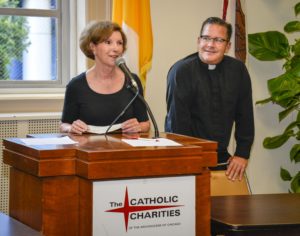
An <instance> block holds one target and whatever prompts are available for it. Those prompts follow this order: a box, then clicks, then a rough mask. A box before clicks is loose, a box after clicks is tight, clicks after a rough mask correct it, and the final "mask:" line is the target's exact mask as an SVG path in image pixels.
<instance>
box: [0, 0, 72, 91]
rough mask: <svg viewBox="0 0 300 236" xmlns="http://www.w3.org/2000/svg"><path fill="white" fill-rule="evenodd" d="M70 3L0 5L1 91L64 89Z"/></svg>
mask: <svg viewBox="0 0 300 236" xmlns="http://www.w3.org/2000/svg"><path fill="white" fill-rule="evenodd" d="M69 3H70V1H69V0H1V1H0V55H1V57H0V87H1V88H64V87H65V85H66V83H67V81H68V80H69V77H70V76H69V74H70V6H69Z"/></svg>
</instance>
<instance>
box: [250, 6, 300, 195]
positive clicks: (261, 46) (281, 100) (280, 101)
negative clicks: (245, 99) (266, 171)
mask: <svg viewBox="0 0 300 236" xmlns="http://www.w3.org/2000/svg"><path fill="white" fill-rule="evenodd" d="M294 10H295V16H296V17H297V15H298V14H299V13H300V2H299V3H297V4H296V5H295V7H294ZM299 31H300V21H298V20H295V21H291V22H288V23H287V24H286V25H285V26H284V32H285V33H281V32H279V31H266V32H260V33H254V34H248V48H249V53H250V54H251V55H252V56H254V57H255V58H256V59H258V60H260V61H275V60H283V62H284V63H283V71H284V73H283V74H281V75H279V76H277V77H275V78H271V79H269V80H268V81H267V85H268V92H269V94H270V97H268V98H266V99H264V100H261V101H258V102H257V104H265V103H269V102H272V103H274V104H276V105H279V106H280V107H282V109H283V110H282V111H281V112H279V114H278V118H279V121H282V120H283V119H285V118H286V117H288V116H292V117H295V119H293V121H292V122H291V123H290V124H288V126H287V127H286V128H285V130H284V131H283V132H282V133H281V134H279V135H276V136H274V137H266V138H265V139H264V141H263V146H264V147H265V148H268V149H274V148H279V147H281V146H282V145H284V144H285V143H286V142H287V141H288V140H289V139H290V138H293V139H295V140H296V143H295V144H294V145H293V147H292V148H291V150H290V154H289V157H290V160H291V161H292V162H295V163H299V162H300V144H299V140H300V38H296V39H295V41H294V42H293V44H290V43H289V41H288V39H287V37H286V34H288V33H294V32H299ZM292 114H293V115H292ZM280 176H281V178H282V179H283V180H284V181H290V190H289V191H290V192H294V193H300V171H298V173H296V174H295V175H291V174H290V173H289V171H288V170H286V169H284V168H283V167H281V170H280Z"/></svg>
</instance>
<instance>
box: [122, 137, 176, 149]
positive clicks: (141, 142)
mask: <svg viewBox="0 0 300 236" xmlns="http://www.w3.org/2000/svg"><path fill="white" fill-rule="evenodd" d="M122 141H123V142H125V143H127V144H129V145H131V146H133V147H153V146H158V147H159V146H161V147H164V146H182V145H181V144H180V143H177V142H175V141H173V140H170V139H166V138H157V139H155V138H138V139H122Z"/></svg>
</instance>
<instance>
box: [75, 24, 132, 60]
mask: <svg viewBox="0 0 300 236" xmlns="http://www.w3.org/2000/svg"><path fill="white" fill-rule="evenodd" d="M115 31H118V32H120V33H121V36H122V40H123V52H125V50H126V45H127V38H126V35H125V33H124V32H123V30H122V28H121V27H120V26H119V25H118V24H117V23H114V22H111V21H92V22H90V23H89V24H88V25H87V26H86V27H85V29H84V30H83V31H82V33H81V35H80V39H79V45H80V49H81V51H82V52H83V53H84V55H86V56H87V57H88V58H90V59H93V60H95V55H94V53H93V51H92V50H91V48H90V43H94V44H95V45H96V44H98V43H102V42H104V41H105V40H107V39H108V38H109V37H110V36H111V35H112V33H113V32H115Z"/></svg>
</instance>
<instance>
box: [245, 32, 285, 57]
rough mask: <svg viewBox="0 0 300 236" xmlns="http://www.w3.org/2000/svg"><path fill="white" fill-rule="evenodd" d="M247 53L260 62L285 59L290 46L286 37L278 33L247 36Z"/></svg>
mask: <svg viewBox="0 0 300 236" xmlns="http://www.w3.org/2000/svg"><path fill="white" fill-rule="evenodd" d="M248 47H249V53H250V54H251V55H252V56H254V57H255V58H256V59H258V60H261V61H274V60H279V59H283V58H287V57H288V56H289V55H290V46H289V42H288V39H287V37H286V36H285V35H284V34H283V33H280V32H278V31H267V32H261V33H255V34H248Z"/></svg>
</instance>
